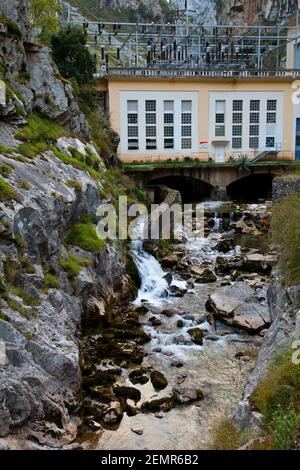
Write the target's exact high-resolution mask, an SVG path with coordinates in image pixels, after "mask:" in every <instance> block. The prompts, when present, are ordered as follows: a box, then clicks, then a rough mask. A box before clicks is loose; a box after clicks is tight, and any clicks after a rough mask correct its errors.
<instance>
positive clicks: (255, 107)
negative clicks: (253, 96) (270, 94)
mask: <svg viewBox="0 0 300 470" xmlns="http://www.w3.org/2000/svg"><path fill="white" fill-rule="evenodd" d="M250 111H260V101H259V100H251V101H250Z"/></svg>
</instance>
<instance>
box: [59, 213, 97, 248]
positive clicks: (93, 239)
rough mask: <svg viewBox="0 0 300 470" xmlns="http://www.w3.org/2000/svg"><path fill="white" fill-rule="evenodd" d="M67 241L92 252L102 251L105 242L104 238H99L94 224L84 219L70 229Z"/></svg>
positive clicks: (68, 243)
mask: <svg viewBox="0 0 300 470" xmlns="http://www.w3.org/2000/svg"><path fill="white" fill-rule="evenodd" d="M66 243H67V245H71V246H78V247H79V248H82V249H83V250H85V251H89V252H91V253H100V251H101V250H102V249H103V247H104V244H105V242H104V241H103V240H100V239H99V238H98V236H97V233H96V229H95V227H94V225H93V224H92V223H91V222H89V221H86V220H83V219H81V220H80V222H78V223H77V224H75V225H73V227H72V228H71V229H70V230H69V232H68V233H67V235H66Z"/></svg>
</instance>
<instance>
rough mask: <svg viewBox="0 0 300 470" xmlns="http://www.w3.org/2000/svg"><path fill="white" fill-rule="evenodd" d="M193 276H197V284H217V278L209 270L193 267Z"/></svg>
mask: <svg viewBox="0 0 300 470" xmlns="http://www.w3.org/2000/svg"><path fill="white" fill-rule="evenodd" d="M190 272H191V274H192V275H193V276H195V278H196V282H200V283H203V284H204V283H209V282H216V280H217V276H216V275H215V274H214V273H213V272H212V271H211V270H210V269H208V268H201V267H200V266H192V267H191V270H190Z"/></svg>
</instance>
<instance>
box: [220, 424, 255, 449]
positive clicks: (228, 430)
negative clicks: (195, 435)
mask: <svg viewBox="0 0 300 470" xmlns="http://www.w3.org/2000/svg"><path fill="white" fill-rule="evenodd" d="M248 440H249V434H247V433H245V432H242V431H240V429H239V428H238V426H237V425H236V424H235V423H234V422H233V421H232V420H231V419H229V418H225V419H223V420H222V421H220V422H219V423H218V424H217V426H216V427H215V429H214V430H213V435H212V445H211V449H212V450H236V449H238V448H239V447H242V446H243V445H245V444H246V443H247V441H248Z"/></svg>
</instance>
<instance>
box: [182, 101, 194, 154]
mask: <svg viewBox="0 0 300 470" xmlns="http://www.w3.org/2000/svg"><path fill="white" fill-rule="evenodd" d="M187 137H189V138H187ZM191 137H192V102H191V101H182V102H181V147H182V149H184V150H188V149H191V148H192V139H191Z"/></svg>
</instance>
